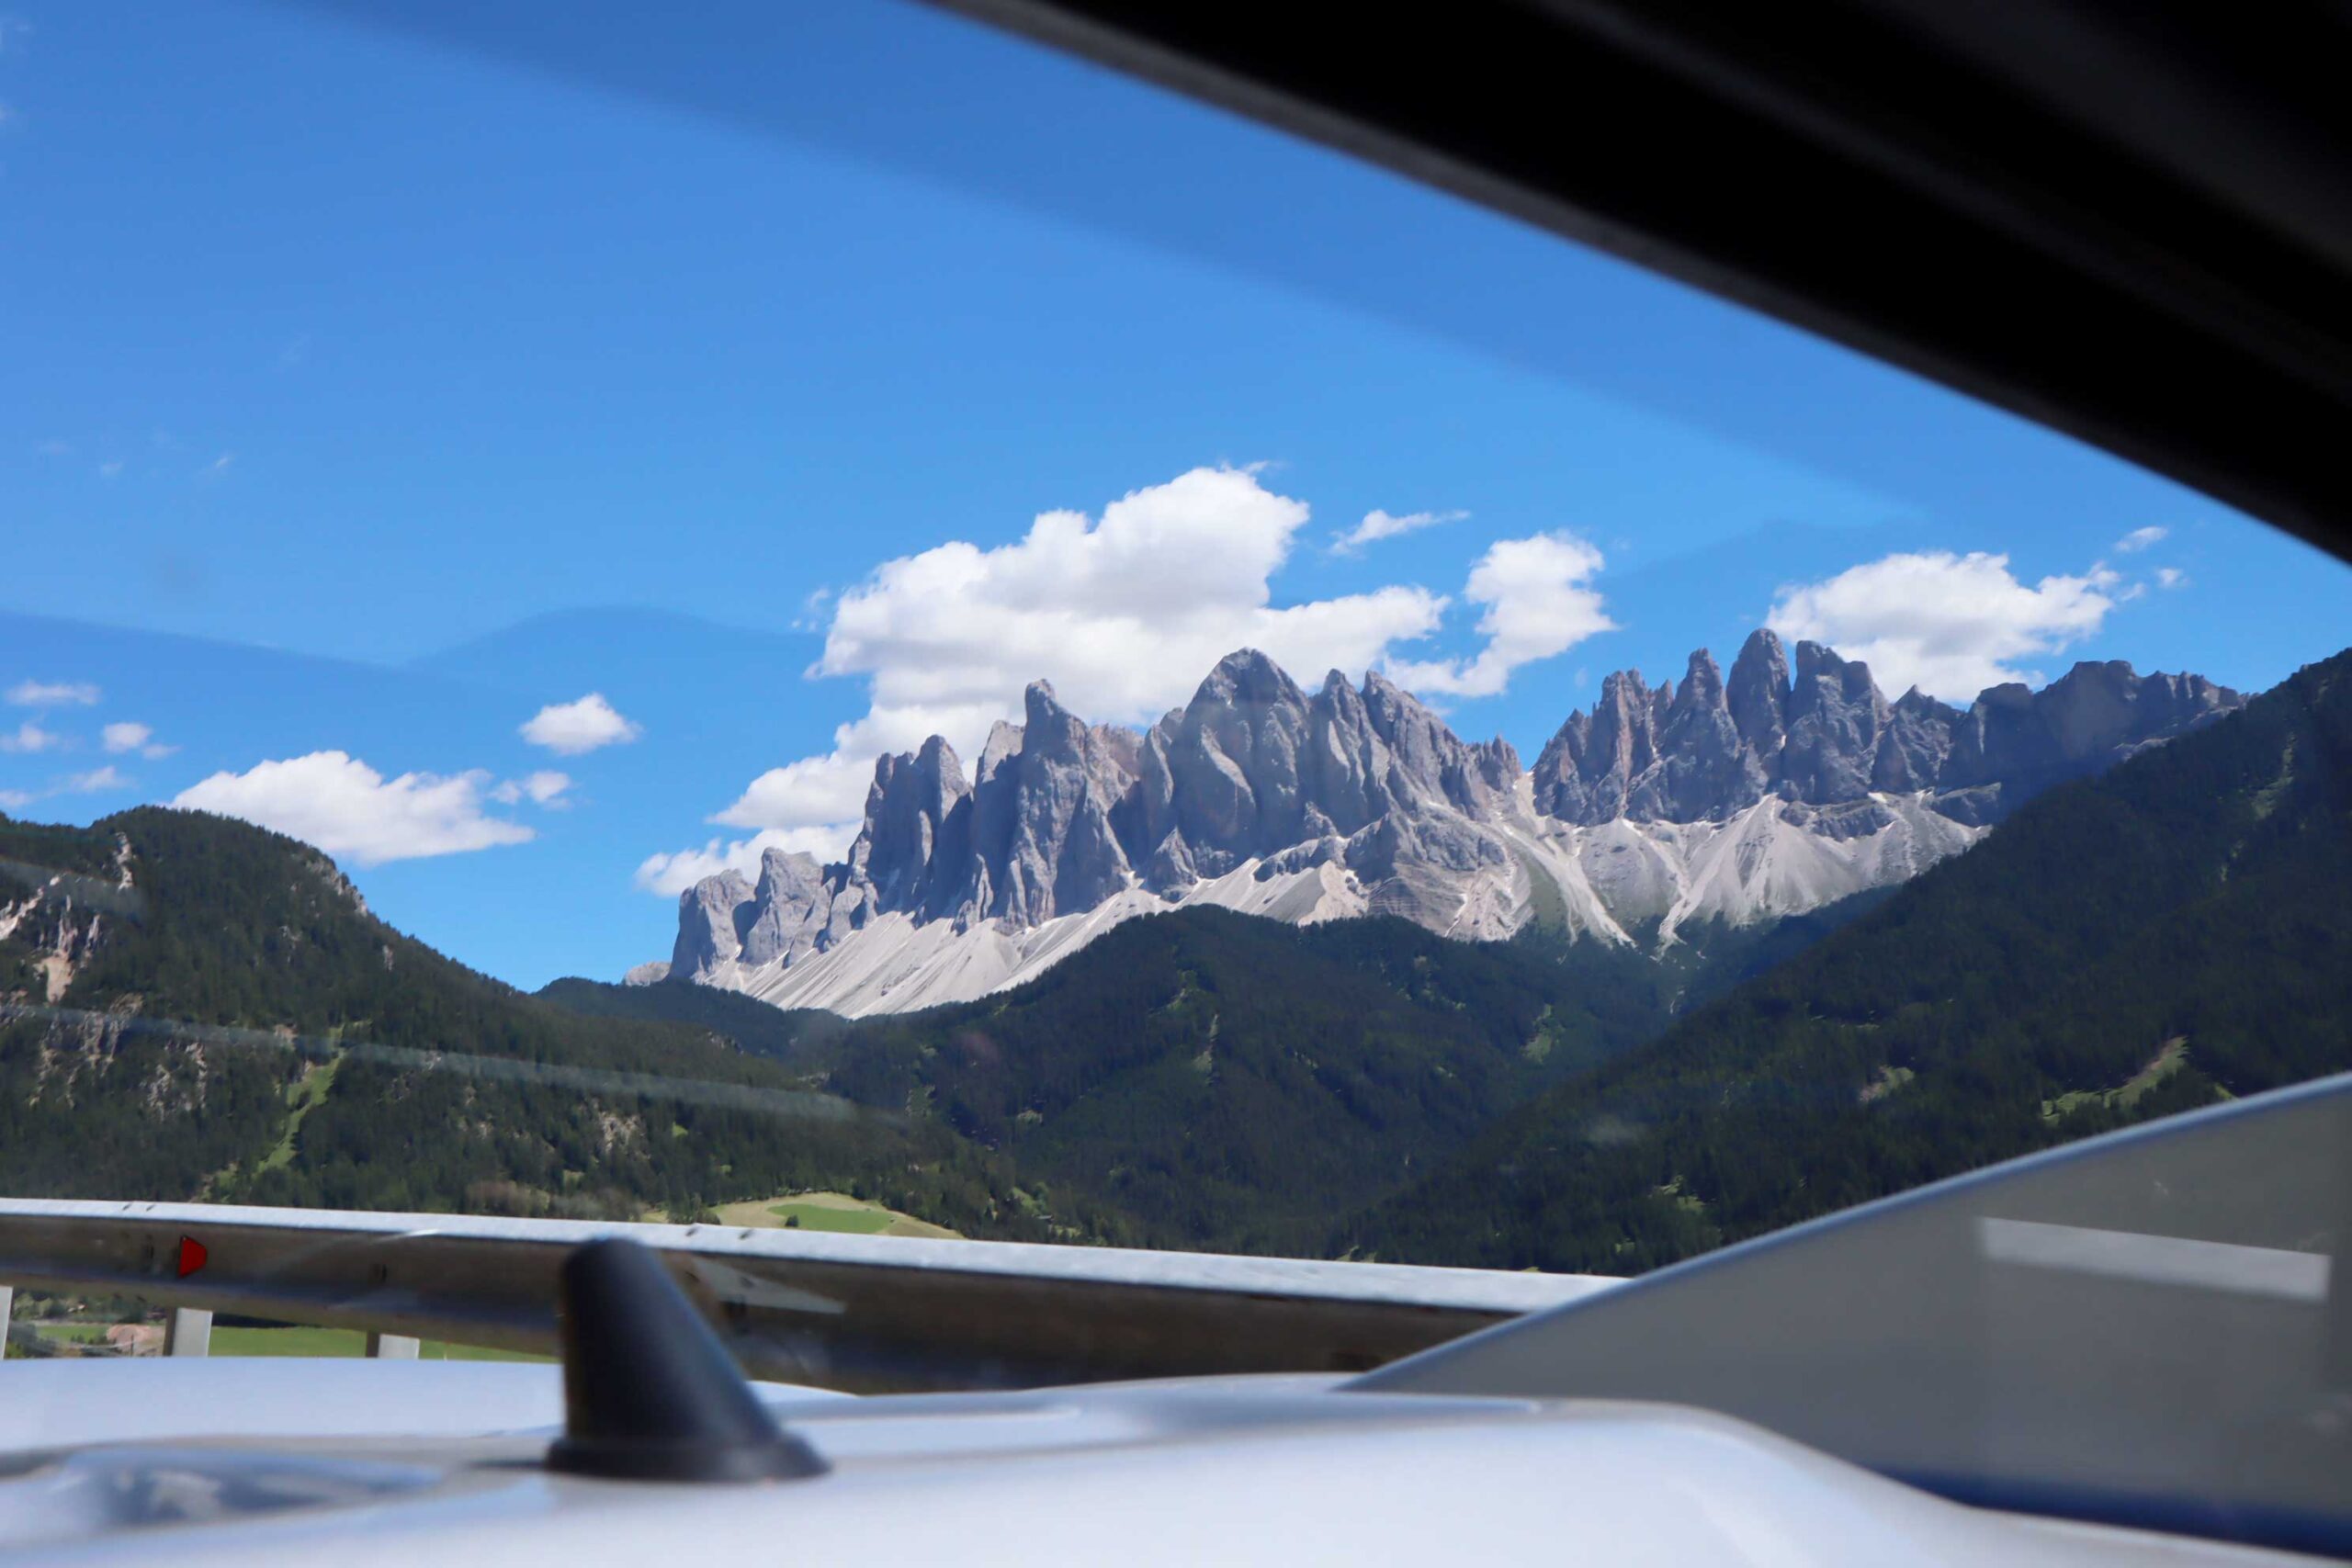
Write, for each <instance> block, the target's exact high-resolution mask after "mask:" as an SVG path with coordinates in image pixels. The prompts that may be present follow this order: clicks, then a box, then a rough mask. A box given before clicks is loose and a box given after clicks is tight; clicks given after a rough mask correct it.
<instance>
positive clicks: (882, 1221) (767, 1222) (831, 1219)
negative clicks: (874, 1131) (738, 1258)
mask: <svg viewBox="0 0 2352 1568" xmlns="http://www.w3.org/2000/svg"><path fill="white" fill-rule="evenodd" d="M718 1217H719V1218H720V1219H721V1220H722V1221H724V1222H726V1223H727V1224H730V1225H744V1226H748V1227H752V1228H756V1229H763V1230H775V1229H781V1228H783V1227H784V1226H785V1224H786V1222H787V1221H791V1220H797V1221H798V1222H799V1225H798V1228H799V1229H801V1230H808V1231H839V1232H844V1233H846V1234H848V1235H917V1236H954V1235H956V1232H954V1231H951V1230H949V1229H947V1228H946V1227H945V1226H944V1225H934V1224H931V1223H930V1222H929V1221H927V1220H919V1219H916V1218H915V1217H914V1216H913V1215H912V1214H902V1213H899V1212H898V1211H897V1210H896V1209H886V1208H884V1207H883V1206H882V1205H881V1204H879V1203H869V1202H867V1201H865V1199H863V1198H853V1197H851V1196H850V1195H849V1194H848V1193H846V1192H796V1193H794V1194H793V1195H792V1196H791V1197H789V1198H752V1199H747V1200H746V1201H743V1202H741V1203H722V1204H720V1205H719V1208H718Z"/></svg>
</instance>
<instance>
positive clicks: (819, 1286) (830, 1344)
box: [0, 1199, 1619, 1392]
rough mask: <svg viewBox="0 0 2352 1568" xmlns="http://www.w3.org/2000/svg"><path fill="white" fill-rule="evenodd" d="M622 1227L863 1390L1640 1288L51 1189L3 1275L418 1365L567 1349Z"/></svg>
mask: <svg viewBox="0 0 2352 1568" xmlns="http://www.w3.org/2000/svg"><path fill="white" fill-rule="evenodd" d="M608 1235H628V1236H629V1237H631V1238H632V1239H635V1240H637V1241H640V1242H642V1243H644V1244H645V1245H646V1246H648V1247H652V1248H654V1249H655V1250H656V1251H658V1252H660V1253H661V1254H662V1257H663V1258H664V1260H665V1261H666V1262H667V1263H668V1265H669V1267H670V1269H671V1271H672V1272H673V1275H674V1276H675V1277H676V1279H677V1280H678V1282H679V1284H680V1285H681V1286H683V1287H684V1289H685V1291H686V1292H687V1294H688V1295H689V1296H690V1297H692V1298H693V1299H694V1300H695V1302H696V1303H697V1304H699V1305H700V1306H701V1307H702V1308H703V1310H704V1312H705V1313H706V1314H707V1315H708V1316H709V1317H710V1318H711V1320H712V1322H713V1323H714V1324H715V1325H718V1328H719V1330H720V1332H721V1333H722V1335H724V1336H725V1337H726V1338H727V1340H728V1342H729V1348H731V1349H733V1350H734V1352H735V1354H736V1356H737V1357H738V1359H740V1360H741V1361H742V1363H743V1364H744V1366H745V1367H746V1368H747V1369H748V1370H749V1371H752V1373H754V1374H755V1375H757V1376H761V1377H768V1378H776V1379H781V1380H784V1381H787V1382H801V1383H809V1384H813V1385H816V1386H820V1387H826V1388H837V1389H844V1390H850V1391H853V1392H878V1391H884V1390H913V1389H946V1388H1012V1387H1031V1386H1041V1385H1046V1384H1051V1383H1062V1382H1096V1381H1106V1380H1113V1379H1123V1378H1142V1377H1167V1376H1183V1375H1198V1374H1209V1373H1225V1372H1263V1371H1362V1370H1364V1369H1367V1368H1370V1367H1374V1366H1378V1365H1381V1364H1383V1363H1385V1362H1387V1361H1390V1360H1393V1359H1397V1358H1398V1357H1400V1356H1405V1355H1409V1354H1411V1353H1413V1352H1415V1351H1418V1350H1421V1349H1425V1348H1429V1347H1430V1346H1432V1345H1436V1344H1439V1343H1441V1342H1442V1341H1444V1340H1447V1339H1451V1338H1453V1337H1457V1336H1460V1335H1463V1334H1466V1333H1469V1332H1471V1331H1473V1330H1476V1329H1480V1328H1485V1327H1489V1326H1491V1325H1495V1324H1498V1323H1501V1322H1504V1321H1506V1320H1508V1319H1510V1318H1513V1317H1517V1316H1519V1315H1521V1314H1525V1313H1529V1312H1534V1311H1540V1310H1542V1309H1544V1308H1547V1307H1553V1306H1557V1305H1559V1304H1561V1303H1565V1302H1569V1301H1574V1300H1577V1299H1578V1298H1579V1297H1582V1296H1585V1295H1589V1294H1590V1293H1592V1292H1596V1291H1600V1290H1605V1289H1607V1288H1609V1287H1611V1286H1612V1285H1615V1284H1617V1283H1619V1281H1616V1280H1607V1279H1600V1278H1597V1277H1593V1276H1576V1275H1547V1274H1532V1273H1529V1274H1510V1273H1498V1272H1493V1271H1489V1270H1483V1269H1419V1268H1408V1267H1402V1266H1398V1265H1393V1264H1377V1263H1323V1262H1307V1261H1301V1260H1296V1259H1289V1258H1238V1257H1228V1256H1221V1255H1215V1254H1196V1253H1176V1252H1145V1251H1128V1250H1121V1249H1114V1248H1107V1247H1042V1246H1034V1245H1028V1244H1022V1243H1013V1242H986V1241H937V1240H925V1239H917V1238H912V1237H896V1236H859V1235H830V1234H824V1233H817V1232H808V1231H799V1230H752V1229H744V1228H739V1227H735V1226H729V1225H707V1224H706V1225H650V1224H601V1223H587V1222H577V1221H562V1220H508V1219H483V1218H474V1217H469V1216H465V1215H455V1214H376V1213H347V1212H337V1211H321V1210H303V1209H253V1208H233V1207H228V1206H224V1205H211V1204H201V1203H98V1202H79V1201H51V1200H40V1199H15V1200H0V1281H6V1284H9V1285H17V1286H28V1287H33V1288H38V1289H43V1290H65V1291H90V1292H104V1293H108V1294H117V1295H128V1296H136V1297H139V1298H141V1300H144V1301H148V1302H151V1303H157V1304H159V1305H163V1306H166V1307H169V1308H171V1309H172V1327H171V1329H170V1331H169V1333H168V1335H167V1347H166V1354H172V1355H202V1354H204V1353H205V1349H204V1345H205V1341H206V1340H207V1338H208V1337H209V1330H210V1323H211V1316H210V1314H213V1313H215V1312H234V1313H242V1314H251V1315H254V1316H256V1317H266V1318H273V1319H277V1320H279V1321H282V1322H288V1323H304V1324H319V1325H327V1326H331V1327H345V1328H356V1329H359V1330H362V1331H364V1332H366V1333H367V1334H368V1336H369V1337H370V1338H369V1346H370V1353H371V1354H377V1355H385V1356H397V1355H413V1354H414V1353H415V1349H416V1341H417V1340H418V1339H421V1338H436V1339H448V1340H455V1341H458V1342H462V1343H470V1344H479V1345H487V1346H493V1347H499V1348H508V1349H516V1350H533V1351H540V1352H544V1353H548V1354H552V1353H553V1352H554V1351H555V1349H556V1348H557V1346H556V1320H555V1304H554V1303H555V1301H556V1269H557V1266H558V1265H559V1264H560V1262H561V1261H562V1259H563V1258H564V1257H565V1256H566V1255H567V1254H568V1253H569V1252H570V1251H571V1249H572V1248H573V1247H578V1246H579V1245H580V1244H582V1242H586V1241H590V1240H594V1239H595V1238H597V1237H600V1236H608ZM189 1244H193V1246H192V1247H190V1245H189ZM191 1262H193V1267H190V1264H191ZM184 1270H185V1271H184Z"/></svg>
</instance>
